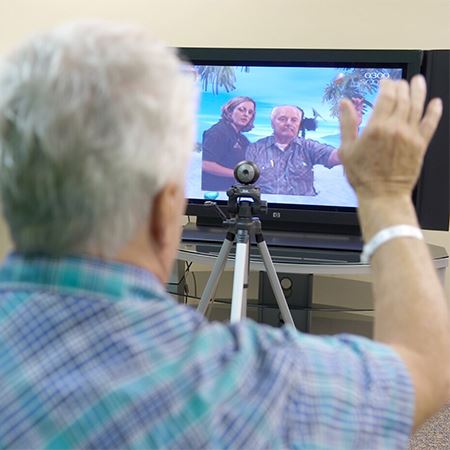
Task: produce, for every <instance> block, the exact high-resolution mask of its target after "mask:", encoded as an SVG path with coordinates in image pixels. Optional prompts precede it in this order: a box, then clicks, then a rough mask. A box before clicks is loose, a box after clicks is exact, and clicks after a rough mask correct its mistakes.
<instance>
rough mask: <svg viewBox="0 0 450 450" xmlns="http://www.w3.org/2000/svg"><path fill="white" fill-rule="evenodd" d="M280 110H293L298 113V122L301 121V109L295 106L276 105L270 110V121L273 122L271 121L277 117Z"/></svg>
mask: <svg viewBox="0 0 450 450" xmlns="http://www.w3.org/2000/svg"><path fill="white" fill-rule="evenodd" d="M282 108H291V109H294V110H295V111H297V112H298V114H299V116H300V120H301V119H303V109H301V108H299V107H298V106H296V105H278V106H274V107H273V108H272V111H271V113H270V120H271V121H272V122H273V120H274V119H275V117H276V116H277V115H278V113H279V110H280V109H282Z"/></svg>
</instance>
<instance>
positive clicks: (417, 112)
mask: <svg viewBox="0 0 450 450" xmlns="http://www.w3.org/2000/svg"><path fill="white" fill-rule="evenodd" d="M410 86H411V88H410V92H411V109H410V113H409V119H408V121H409V123H410V124H411V125H417V124H418V123H419V122H420V119H421V118H422V114H423V108H424V105H425V98H426V95H427V85H426V83H425V78H424V77H423V76H422V75H415V76H414V77H413V78H412V80H411V85H410Z"/></svg>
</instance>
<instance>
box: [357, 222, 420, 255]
mask: <svg viewBox="0 0 450 450" xmlns="http://www.w3.org/2000/svg"><path fill="white" fill-rule="evenodd" d="M398 237H412V238H416V239H421V240H423V234H422V231H421V230H420V228H417V227H414V226H412V225H394V226H393V227H389V228H384V229H383V230H381V231H379V232H378V233H377V234H375V236H373V237H372V239H370V241H369V242H368V243H367V244H365V245H364V247H363V251H362V253H361V262H362V263H364V264H368V263H369V261H370V258H371V257H372V255H373V254H374V253H375V252H376V250H378V248H379V247H380V246H381V245H383V244H384V243H385V242H387V241H390V240H391V239H395V238H398Z"/></svg>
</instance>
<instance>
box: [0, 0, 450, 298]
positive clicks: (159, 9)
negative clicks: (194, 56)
mask: <svg viewBox="0 0 450 450" xmlns="http://www.w3.org/2000/svg"><path fill="white" fill-rule="evenodd" d="M88 17H89V18H90V17H95V18H105V19H115V20H126V21H132V22H139V23H141V24H143V25H145V26H148V27H150V28H152V29H153V30H154V32H155V33H156V34H157V35H159V36H160V37H161V38H163V39H164V40H165V41H166V42H168V43H169V44H171V45H176V46H222V47H226V46H231V47H239V46H243V47H290V48H293V47H294V48H295V47H303V48H313V47H315V48H333V47H334V48H422V49H430V48H450V0H428V1H423V0H372V1H367V0H343V1H338V0H319V1H316V2H314V1H311V0H308V1H305V0H282V1H280V0H160V1H154V0H15V1H14V2H11V1H9V0H0V54H1V53H3V52H5V51H6V50H7V49H9V48H10V47H11V46H13V45H14V44H15V43H16V42H17V41H18V40H20V39H21V38H23V37H24V36H26V35H29V34H30V33H32V32H34V31H37V30H40V29H45V28H48V27H50V26H52V25H54V24H57V23H60V22H62V21H66V20H72V19H79V18H88ZM426 236H427V239H428V240H429V241H430V242H432V243H435V244H437V245H442V246H445V247H446V249H447V252H448V253H450V233H449V232H427V233H426ZM9 247H10V241H9V239H8V238H7V237H6V233H5V229H4V226H3V225H2V224H1V223H0V254H4V253H5V251H6V249H7V248H9ZM446 284H447V292H448V293H449V297H450V270H449V271H448V274H447V282H446Z"/></svg>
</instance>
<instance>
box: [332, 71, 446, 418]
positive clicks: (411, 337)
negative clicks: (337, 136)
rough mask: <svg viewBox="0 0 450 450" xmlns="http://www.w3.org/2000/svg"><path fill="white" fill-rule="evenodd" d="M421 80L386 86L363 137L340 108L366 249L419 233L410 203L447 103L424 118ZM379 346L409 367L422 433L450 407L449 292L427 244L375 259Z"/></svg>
mask: <svg viewBox="0 0 450 450" xmlns="http://www.w3.org/2000/svg"><path fill="white" fill-rule="evenodd" d="M425 97H426V85H425V81H424V79H423V77H422V76H416V77H414V78H413V79H412V81H411V84H410V85H408V83H407V82H406V81H404V80H402V81H400V82H393V81H385V82H383V83H382V86H381V91H380V95H379V98H378V101H377V103H376V105H375V107H374V111H373V114H372V117H371V119H370V121H369V123H368V125H367V127H366V128H365V129H364V132H363V133H362V135H361V136H360V137H359V138H358V137H357V123H358V117H357V113H356V111H355V108H354V106H353V104H352V103H351V102H350V101H349V100H344V101H343V102H342V104H341V133H342V146H341V148H340V157H341V160H342V162H343V164H344V166H345V170H346V174H347V177H348V179H349V181H350V183H351V184H352V186H353V187H354V189H355V191H356V193H357V195H358V200H359V210H358V212H359V218H360V223H361V228H362V233H363V237H364V240H365V242H368V241H369V240H370V239H371V238H372V237H373V236H374V235H375V234H376V233H377V232H379V231H380V230H382V229H384V228H387V227H391V226H395V225H400V224H406V225H410V226H414V227H419V225H418V222H417V218H416V214H415V210H414V206H413V204H412V200H411V193H412V190H413V188H414V186H415V184H416V182H417V179H418V176H419V173H420V169H421V166H422V161H423V158H424V155H425V151H426V149H427V147H428V144H429V142H430V140H431V137H432V135H433V134H434V131H435V129H436V127H437V124H438V122H439V119H440V116H441V113H442V103H441V101H440V100H439V99H434V100H432V101H431V102H430V103H429V104H428V106H427V108H426V111H425V114H424V105H425ZM371 265H372V269H373V271H372V273H373V290H374V298H375V339H377V340H379V341H382V342H384V343H387V344H389V345H391V346H392V347H393V348H394V349H395V350H396V351H397V352H398V353H399V355H400V356H401V357H402V359H403V360H404V362H405V363H406V365H407V367H408V369H409V371H410V374H411V376H412V381H413V384H414V387H415V392H416V409H415V425H416V426H417V425H418V424H420V423H422V422H423V421H424V420H425V419H426V418H427V417H428V416H430V415H431V414H432V413H434V412H435V411H436V410H437V409H438V408H439V407H441V406H442V405H443V403H445V402H446V401H448V399H449V396H448V394H449V369H450V336H449V319H448V309H447V303H446V299H445V294H444V292H443V289H442V286H441V284H440V282H439V279H438V277H437V274H436V272H435V269H434V267H433V264H432V261H431V258H430V256H429V253H428V249H427V246H426V244H425V243H424V241H423V240H420V239H414V238H411V237H398V238H395V239H392V240H389V241H388V242H386V243H384V244H382V245H381V246H380V247H379V248H378V249H377V250H376V251H375V253H374V254H373V257H372V260H371Z"/></svg>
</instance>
